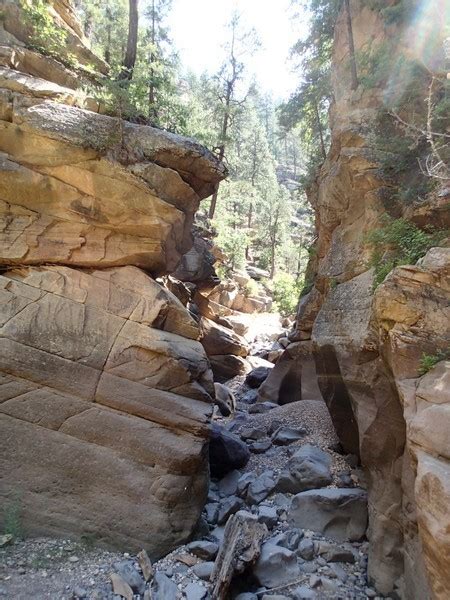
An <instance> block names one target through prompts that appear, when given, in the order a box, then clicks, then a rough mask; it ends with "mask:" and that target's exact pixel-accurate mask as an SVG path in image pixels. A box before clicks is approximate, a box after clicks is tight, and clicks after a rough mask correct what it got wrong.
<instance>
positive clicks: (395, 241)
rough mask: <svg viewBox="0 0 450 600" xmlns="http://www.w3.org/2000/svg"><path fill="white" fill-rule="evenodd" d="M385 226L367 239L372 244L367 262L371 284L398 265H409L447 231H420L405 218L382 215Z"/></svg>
mask: <svg viewBox="0 0 450 600" xmlns="http://www.w3.org/2000/svg"><path fill="white" fill-rule="evenodd" d="M385 222H386V225H385V226H383V227H381V228H380V229H376V230H375V231H372V232H371V233H370V234H369V236H368V241H369V243H371V244H372V245H373V252H372V258H371V261H370V265H371V266H373V267H374V268H375V281H374V287H376V286H378V285H379V284H380V283H381V282H382V281H383V280H384V279H385V277H386V275H387V274H388V273H389V272H390V271H391V270H392V269H393V268H394V267H396V266H398V265H413V264H415V263H416V262H417V261H418V259H419V258H421V257H422V256H424V255H425V254H426V253H427V252H428V250H429V249H430V248H432V247H433V246H437V245H439V243H440V242H441V241H442V239H444V237H446V235H447V233H448V232H447V231H445V230H435V231H429V232H427V231H424V230H423V229H419V227H417V226H416V225H414V223H411V222H410V221H407V220H406V219H392V218H390V217H386V218H385Z"/></svg>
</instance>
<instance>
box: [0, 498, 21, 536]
mask: <svg viewBox="0 0 450 600" xmlns="http://www.w3.org/2000/svg"><path fill="white" fill-rule="evenodd" d="M3 530H4V533H6V534H8V535H12V536H13V538H15V539H19V538H21V537H23V529H22V499H21V495H20V494H19V493H16V494H15V495H14V496H13V498H12V500H11V501H10V502H9V503H7V504H5V506H4V513H3Z"/></svg>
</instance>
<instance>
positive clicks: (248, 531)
mask: <svg viewBox="0 0 450 600" xmlns="http://www.w3.org/2000/svg"><path fill="white" fill-rule="evenodd" d="M267 534H268V530H267V527H266V526H265V525H264V524H263V523H258V520H257V518H256V516H255V515H252V514H251V513H249V512H247V511H243V510H241V511H239V512H237V513H236V514H234V515H232V516H231V517H230V518H229V519H228V522H227V524H226V527H225V532H224V536H223V542H222V545H221V548H220V550H219V554H218V555H217V558H216V561H215V563H214V569H213V572H212V574H211V582H212V584H213V590H212V597H213V598H214V599H215V600H225V599H226V598H227V593H228V589H229V587H230V584H231V581H232V579H233V577H234V576H235V575H238V574H240V573H243V572H244V571H245V570H246V569H247V568H248V567H249V566H250V565H252V564H253V563H254V562H256V560H257V559H258V557H259V554H260V551H261V543H262V541H263V539H264V538H265V537H266V536H267Z"/></svg>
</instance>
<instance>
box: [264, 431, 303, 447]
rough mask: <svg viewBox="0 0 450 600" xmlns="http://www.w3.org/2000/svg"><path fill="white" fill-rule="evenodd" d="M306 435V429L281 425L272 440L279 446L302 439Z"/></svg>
mask: <svg viewBox="0 0 450 600" xmlns="http://www.w3.org/2000/svg"><path fill="white" fill-rule="evenodd" d="M305 435H306V429H302V428H300V429H294V428H292V427H280V428H279V429H277V431H276V432H275V433H274V434H273V436H272V442H273V443H274V444H277V445H279V446H287V445H288V444H292V443H293V442H297V441H298V440H301V439H302V438H303V437H304V436H305Z"/></svg>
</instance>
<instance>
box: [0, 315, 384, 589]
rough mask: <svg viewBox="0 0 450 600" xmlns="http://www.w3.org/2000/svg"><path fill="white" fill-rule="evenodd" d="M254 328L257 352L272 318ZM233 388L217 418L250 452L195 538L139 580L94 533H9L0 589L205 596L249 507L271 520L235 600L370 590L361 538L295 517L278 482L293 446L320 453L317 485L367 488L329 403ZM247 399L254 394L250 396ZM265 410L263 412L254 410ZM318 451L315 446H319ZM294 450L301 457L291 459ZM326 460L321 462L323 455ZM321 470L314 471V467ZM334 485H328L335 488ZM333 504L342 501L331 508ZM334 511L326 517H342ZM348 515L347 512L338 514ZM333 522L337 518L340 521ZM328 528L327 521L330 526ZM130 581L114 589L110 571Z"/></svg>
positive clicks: (214, 489)
mask: <svg viewBox="0 0 450 600" xmlns="http://www.w3.org/2000/svg"><path fill="white" fill-rule="evenodd" d="M252 323H253V325H254V327H253V329H252V330H251V331H252V334H251V335H250V338H251V339H250V341H251V343H252V347H253V352H254V353H260V352H261V351H262V350H263V349H264V348H266V349H267V348H268V347H270V345H272V344H273V338H274V337H275V335H276V333H277V327H278V328H279V323H278V322H277V318H274V317H269V319H268V320H267V318H264V317H263V316H260V317H257V318H255V319H253V322H252ZM229 386H230V387H231V388H232V389H233V390H234V393H235V395H236V398H237V409H236V412H235V414H234V415H233V416H232V417H229V418H223V417H221V416H220V415H219V414H217V415H216V416H215V422H216V424H217V425H219V426H220V427H223V428H224V429H225V430H226V431H228V432H231V433H232V434H234V435H236V436H237V437H238V438H239V439H240V440H241V442H243V443H244V444H247V446H248V447H249V449H250V452H251V456H250V460H249V461H248V463H247V464H246V466H245V467H244V468H242V469H239V470H236V469H235V470H232V471H231V472H229V473H228V474H227V475H226V476H225V477H224V478H222V479H217V478H212V479H211V485H210V491H209V495H208V501H207V504H206V506H205V510H204V513H203V519H202V524H201V526H200V528H199V531H198V532H197V535H196V536H195V540H194V542H191V543H190V544H188V545H186V546H181V547H179V548H177V549H176V550H174V551H173V552H172V553H170V554H169V555H168V556H166V557H164V558H163V559H161V560H160V561H158V562H156V563H155V564H154V565H153V570H154V575H153V576H152V577H150V578H149V579H150V581H149V582H148V583H145V580H144V576H143V573H142V570H141V565H140V563H139V560H138V557H137V556H134V555H132V554H129V553H128V552H127V549H126V548H123V552H111V551H106V550H104V549H99V548H96V547H95V544H94V540H89V539H85V540H83V541H81V542H80V541H73V540H67V539H65V540H61V539H52V538H35V539H23V540H15V541H14V542H13V543H11V544H9V545H6V546H5V547H2V548H1V549H0V597H2V598H8V599H15V600H25V599H27V600H28V599H30V598H34V599H54V600H63V599H64V600H69V599H76V598H80V599H81V598H84V599H88V600H120V598H122V597H126V598H129V600H137V599H145V600H147V599H150V598H151V599H152V600H176V599H178V598H180V599H181V598H186V599H187V600H203V599H207V598H209V599H212V598H214V596H213V595H211V594H212V591H211V584H210V583H209V577H210V575H211V573H212V570H213V568H214V560H215V559H216V556H217V553H218V550H219V547H220V545H221V542H222V539H223V535H224V530H225V525H226V523H227V520H228V519H229V518H231V516H232V515H233V514H235V513H237V512H238V511H244V512H245V514H250V515H253V517H252V518H255V519H257V520H258V522H260V523H264V524H265V525H266V527H267V534H266V536H265V537H266V539H265V540H264V542H263V545H262V552H261V556H260V558H259V560H258V562H257V563H256V565H254V566H253V567H251V568H250V570H249V571H248V572H246V573H244V574H243V575H242V576H240V577H237V578H235V581H234V583H233V586H232V588H231V589H230V592H229V597H230V598H233V599H239V600H261V599H266V600H269V598H272V599H273V600H285V599H301V598H315V599H317V600H320V599H321V598H327V599H328V598H336V599H337V598H343V599H363V598H376V597H377V594H376V592H375V591H374V590H373V589H372V588H370V586H369V585H368V582H367V576H366V567H367V550H368V542H367V541H366V540H365V538H361V539H360V540H358V541H353V542H349V541H336V537H335V536H332V537H333V539H331V538H328V537H327V536H326V535H324V534H323V533H320V532H319V531H315V530H314V528H311V529H309V528H308V527H305V526H303V527H293V525H292V518H291V516H290V510H291V509H290V505H291V501H292V497H293V494H291V493H289V492H282V491H280V489H283V488H282V486H281V488H280V485H279V484H278V483H277V482H279V481H280V478H281V479H282V478H283V474H284V475H286V473H287V470H286V469H288V468H289V465H291V466H292V461H294V462H295V460H298V452H300V453H302V452H303V453H306V455H307V459H308V461H307V463H308V469H311V468H312V470H313V472H316V471H314V469H316V470H317V466H319V480H320V472H321V471H320V469H321V465H317V464H315V463H317V460H319V462H320V460H323V461H324V464H325V466H326V469H325V470H328V480H322V483H320V482H319V483H318V489H317V490H313V491H317V492H321V493H322V492H323V491H326V490H335V492H336V493H337V494H339V493H343V492H348V491H349V490H360V489H361V488H362V489H364V487H365V483H364V480H363V475H362V473H361V471H360V470H359V469H358V468H357V465H356V461H355V457H353V456H351V455H350V456H345V455H343V454H342V453H341V451H340V446H339V443H338V440H337V437H336V434H335V432H334V429H333V426H332V423H331V419H330V417H329V414H328V410H327V408H326V405H325V403H324V402H323V401H322V400H321V399H318V398H317V399H308V400H303V401H300V402H296V403H292V404H289V405H285V406H274V405H270V404H268V403H265V404H263V405H261V404H254V403H253V402H252V400H253V398H254V397H255V394H254V392H253V390H252V389H251V388H250V387H249V386H248V385H247V384H246V383H245V377H238V378H235V379H234V380H231V381H230V382H229ZM249 400H250V401H249ZM259 411H262V412H259ZM315 453H316V454H317V453H318V455H317V456H316V454H315ZM296 457H297V459H296ZM322 466H323V465H322ZM316 475H317V473H316ZM333 493H334V492H333ZM337 510H339V509H337ZM342 518H343V517H342V515H340V514H338V513H336V515H333V514H331V515H330V516H329V524H331V529H330V531H331V530H332V529H333V527H334V524H333V521H336V523H338V522H340V521H341V520H342ZM345 518H347V517H344V520H345ZM338 526H339V525H338ZM327 531H328V530H327ZM114 573H115V574H117V575H119V576H120V581H121V582H127V583H128V585H129V586H130V587H131V589H132V591H133V593H132V595H130V588H129V587H126V588H125V589H124V590H122V592H123V594H122V595H120V594H118V593H117V592H118V591H119V588H118V587H116V590H115V591H116V593H115V592H114V591H113V587H112V584H111V574H114Z"/></svg>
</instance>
